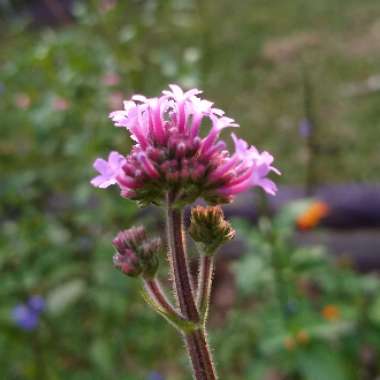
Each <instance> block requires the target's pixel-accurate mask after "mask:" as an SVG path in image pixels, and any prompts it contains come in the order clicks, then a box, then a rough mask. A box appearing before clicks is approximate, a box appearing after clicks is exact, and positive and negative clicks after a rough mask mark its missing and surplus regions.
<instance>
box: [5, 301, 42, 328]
mask: <svg viewBox="0 0 380 380" xmlns="http://www.w3.org/2000/svg"><path fill="white" fill-rule="evenodd" d="M44 308H45V300H44V299H43V298H42V297H41V296H38V295H36V296H32V297H30V298H29V300H28V301H27V302H26V303H25V304H18V305H17V306H15V307H14V308H13V310H12V319H13V321H14V322H15V323H16V325H17V326H18V327H20V328H21V329H22V330H25V331H32V330H35V329H36V328H37V326H38V323H39V317H40V314H41V312H42V311H43V310H44Z"/></svg>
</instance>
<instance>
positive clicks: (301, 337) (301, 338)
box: [296, 330, 310, 344]
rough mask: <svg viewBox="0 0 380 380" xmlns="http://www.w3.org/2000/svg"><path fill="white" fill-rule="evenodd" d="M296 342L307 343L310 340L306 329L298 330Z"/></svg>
mask: <svg viewBox="0 0 380 380" xmlns="http://www.w3.org/2000/svg"><path fill="white" fill-rule="evenodd" d="M296 339H297V342H298V343H300V344H306V343H309V341H310V335H309V333H308V332H307V331H305V330H300V331H298V333H297V335H296Z"/></svg>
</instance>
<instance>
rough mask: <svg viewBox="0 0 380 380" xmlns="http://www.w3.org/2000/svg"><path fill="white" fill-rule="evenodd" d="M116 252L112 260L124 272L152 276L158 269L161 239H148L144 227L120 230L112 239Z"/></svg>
mask: <svg viewBox="0 0 380 380" xmlns="http://www.w3.org/2000/svg"><path fill="white" fill-rule="evenodd" d="M113 245H114V246H115V248H116V250H117V252H116V254H115V255H114V257H113V262H114V264H115V266H116V267H117V268H119V269H120V270H121V271H122V272H123V273H124V274H126V275H127V276H131V277H137V276H139V275H142V276H144V277H148V278H152V277H154V275H155V274H156V272H157V269H158V264H159V260H158V255H159V254H160V252H161V251H162V243H161V239H159V238H154V239H148V238H147V236H146V233H145V230H144V227H142V226H140V227H132V228H130V229H128V230H125V231H120V232H119V233H118V234H117V236H116V237H115V239H114V240H113Z"/></svg>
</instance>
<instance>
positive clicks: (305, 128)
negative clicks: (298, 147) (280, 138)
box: [298, 119, 313, 139]
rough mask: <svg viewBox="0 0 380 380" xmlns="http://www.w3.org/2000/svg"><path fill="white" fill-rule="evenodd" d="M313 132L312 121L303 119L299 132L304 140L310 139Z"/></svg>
mask: <svg viewBox="0 0 380 380" xmlns="http://www.w3.org/2000/svg"><path fill="white" fill-rule="evenodd" d="M312 130H313V125H312V124H311V122H310V120H308V119H302V120H301V122H300V124H299V129H298V132H299V134H300V135H301V136H302V137H303V138H305V139H306V138H308V137H310V135H311V133H312Z"/></svg>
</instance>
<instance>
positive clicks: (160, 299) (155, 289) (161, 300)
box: [144, 278, 182, 318]
mask: <svg viewBox="0 0 380 380" xmlns="http://www.w3.org/2000/svg"><path fill="white" fill-rule="evenodd" d="M144 285H145V289H146V290H147V292H148V294H149V295H150V296H151V298H152V299H153V300H154V301H155V302H156V303H157V305H159V306H160V307H161V308H162V309H163V310H164V311H165V312H166V313H168V314H171V315H174V316H177V317H178V318H182V316H181V315H180V314H179V313H178V311H177V310H176V309H175V308H174V306H173V305H172V304H171V302H170V301H169V300H168V298H167V297H166V294H165V292H164V291H163V289H162V287H161V285H160V282H159V281H158V280H157V279H156V278H153V279H144Z"/></svg>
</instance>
